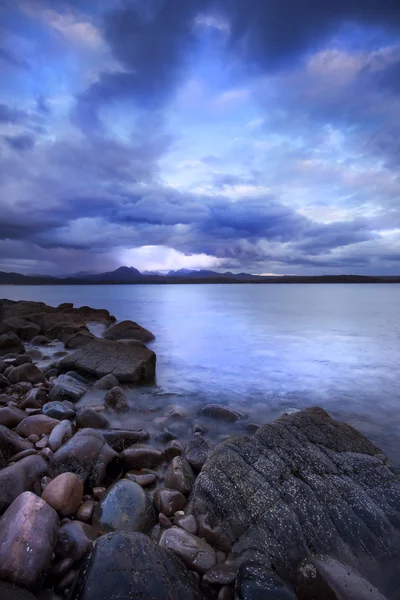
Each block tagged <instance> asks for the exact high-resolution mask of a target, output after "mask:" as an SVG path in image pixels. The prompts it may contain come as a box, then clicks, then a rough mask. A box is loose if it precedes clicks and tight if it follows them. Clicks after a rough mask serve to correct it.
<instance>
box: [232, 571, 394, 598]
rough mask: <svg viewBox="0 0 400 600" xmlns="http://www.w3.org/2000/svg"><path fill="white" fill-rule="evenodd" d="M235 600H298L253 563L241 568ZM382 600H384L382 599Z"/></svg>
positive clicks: (273, 575) (282, 583)
mask: <svg viewBox="0 0 400 600" xmlns="http://www.w3.org/2000/svg"><path fill="white" fill-rule="evenodd" d="M235 598H237V599H238V600H254V599H257V598H268V599H271V600H297V599H296V596H295V594H294V592H293V591H292V590H290V589H289V588H288V587H287V586H286V585H285V583H284V582H283V581H282V579H281V578H280V577H278V575H276V573H273V572H272V571H270V570H269V569H267V568H266V567H264V566H262V565H257V564H253V563H244V564H243V565H242V566H241V567H240V569H239V572H238V576H237V579H236V585H235ZM324 600H325V599H324ZM326 600H328V598H327V599H326ZM343 600H344V599H343ZM349 600H350V597H349ZM360 600H361V599H360ZM380 600H384V599H383V598H381V599H380Z"/></svg>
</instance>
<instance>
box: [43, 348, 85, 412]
mask: <svg viewBox="0 0 400 600" xmlns="http://www.w3.org/2000/svg"><path fill="white" fill-rule="evenodd" d="M66 358H68V357H66ZM63 360H64V359H63ZM87 390H88V387H87V385H86V384H85V383H83V382H82V381H79V380H78V379H76V378H75V377H71V376H70V375H60V376H59V377H57V379H56V380H55V381H53V382H52V384H51V386H50V394H49V398H50V400H51V401H52V402H55V401H57V400H60V401H62V400H70V401H71V402H78V400H80V399H81V398H82V396H84V395H85V394H86V392H87Z"/></svg>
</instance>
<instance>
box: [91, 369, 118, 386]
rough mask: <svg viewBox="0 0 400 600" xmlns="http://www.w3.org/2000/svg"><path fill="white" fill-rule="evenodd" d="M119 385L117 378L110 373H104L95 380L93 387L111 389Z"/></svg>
mask: <svg viewBox="0 0 400 600" xmlns="http://www.w3.org/2000/svg"><path fill="white" fill-rule="evenodd" d="M118 385H119V381H118V379H117V378H116V377H115V375H113V374H112V373H110V374H109V375H104V377H102V378H101V379H99V380H98V381H96V383H95V384H94V387H95V388H96V389H98V390H111V388H113V387H116V386H118Z"/></svg>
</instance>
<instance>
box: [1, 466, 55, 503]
mask: <svg viewBox="0 0 400 600" xmlns="http://www.w3.org/2000/svg"><path fill="white" fill-rule="evenodd" d="M46 473H47V462H46V461H45V460H44V458H42V457H41V456H27V457H26V458H22V459H21V460H19V461H18V462H16V463H15V464H14V465H12V466H10V467H6V468H5V469H2V470H0V514H3V512H4V511H5V510H6V508H7V507H8V506H10V504H11V503H12V502H13V501H14V500H15V499H16V498H17V497H18V496H19V495H20V494H22V492H26V491H31V490H33V489H34V486H35V484H36V483H38V482H39V481H40V479H41V478H42V477H44V475H46Z"/></svg>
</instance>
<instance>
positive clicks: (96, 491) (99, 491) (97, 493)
mask: <svg viewBox="0 0 400 600" xmlns="http://www.w3.org/2000/svg"><path fill="white" fill-rule="evenodd" d="M106 491H107V488H105V487H94V488H93V490H92V493H93V498H94V499H95V500H97V501H100V500H101V499H102V498H103V496H104V494H105V493H106Z"/></svg>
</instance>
